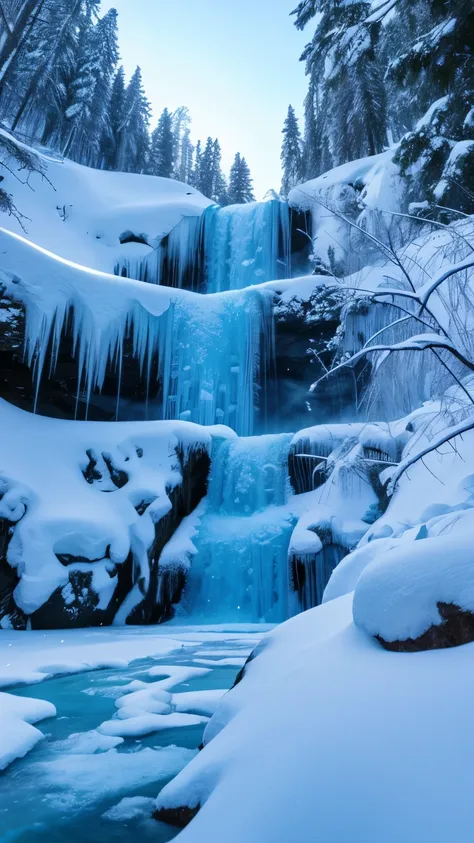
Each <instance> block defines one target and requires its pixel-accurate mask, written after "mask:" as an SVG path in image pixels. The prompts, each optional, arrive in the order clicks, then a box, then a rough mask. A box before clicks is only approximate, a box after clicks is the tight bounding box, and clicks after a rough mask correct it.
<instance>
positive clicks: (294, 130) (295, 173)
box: [281, 105, 303, 199]
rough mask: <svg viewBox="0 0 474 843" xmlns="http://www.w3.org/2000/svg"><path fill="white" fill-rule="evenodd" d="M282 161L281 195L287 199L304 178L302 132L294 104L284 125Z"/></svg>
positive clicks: (289, 109)
mask: <svg viewBox="0 0 474 843" xmlns="http://www.w3.org/2000/svg"><path fill="white" fill-rule="evenodd" d="M281 163H282V169H283V179H282V183H281V196H282V198H283V199H287V198H288V193H289V192H290V190H291V188H292V187H294V186H295V185H296V184H298V182H301V180H302V178H303V155H302V140H301V132H300V127H299V125H298V118H297V117H296V114H295V109H294V108H293V106H292V105H290V106H288V114H287V116H286V120H285V123H284V126H283V143H282V148H281Z"/></svg>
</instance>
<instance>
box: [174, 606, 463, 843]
mask: <svg viewBox="0 0 474 843" xmlns="http://www.w3.org/2000/svg"><path fill="white" fill-rule="evenodd" d="M351 604H352V598H351V597H350V596H348V597H344V598H342V599H339V600H335V601H332V602H331V603H328V604H326V605H325V606H322V607H318V608H317V609H314V610H312V611H310V612H306V613H304V614H302V615H299V616H298V617H296V618H293V619H292V620H291V621H289V622H287V623H286V624H284V625H282V626H280V627H279V628H278V629H277V630H275V631H274V632H273V633H271V634H270V635H269V636H267V638H266V639H265V645H264V647H263V649H260V652H259V654H258V655H257V657H256V659H254V661H253V662H251V663H250V664H249V665H248V667H247V669H246V673H245V677H244V680H243V681H242V682H241V683H240V684H239V685H238V686H237V687H236V688H235V689H234V690H233V691H231V693H229V694H227V695H226V696H225V697H224V699H223V700H222V703H221V705H220V707H219V710H218V713H217V715H216V719H217V721H218V727H217V729H216V728H215V727H214V720H212V721H211V723H210V725H209V726H208V728H207V738H209V737H210V736H211V734H213V735H214V737H212V740H210V742H207V741H206V747H205V749H204V751H203V752H201V753H200V754H199V755H198V756H196V758H194V759H193V761H192V763H191V764H190V765H189V766H188V767H187V768H185V769H184V770H183V771H182V772H181V773H180V775H179V776H178V777H177V778H176V779H175V780H174V781H173V782H171V783H170V784H169V785H167V786H166V787H165V789H164V790H163V791H162V792H161V794H160V796H159V797H158V801H157V807H158V808H159V809H160V808H165V809H166V808H168V809H170V808H176V807H180V806H188V807H190V808H193V807H196V806H198V805H201V806H202V807H201V810H200V811H199V813H198V815H197V817H196V818H195V819H194V820H193V822H192V823H191V825H190V826H189V827H188V828H187V829H185V830H184V831H183V832H182V834H181V840H182V841H183V843H185V841H186V843H187V841H189V843H192V842H193V841H196V843H197V842H198V841H199V842H200V841H202V840H206V843H214V841H215V843H218V841H219V843H220V841H222V839H225V840H226V841H228V843H242V840H245V841H246V843H267V841H271V842H272V843H287V841H288V840H289V839H291V840H296V841H298V843H304V842H305V841H308V843H315V841H321V843H341V841H362V840H363V841H364V843H381V841H383V843H400V841H401V840H403V841H405V843H420V841H422V840H423V841H425V840H430V841H431V843H444V841H445V840H446V839H449V840H456V843H470V840H471V836H472V834H471V830H472V824H473V822H474V806H473V803H472V798H471V789H470V782H471V779H472V775H473V773H474V737H473V735H472V730H471V729H470V728H469V723H470V720H471V710H472V706H473V704H474V678H473V676H472V671H471V669H470V663H471V661H472V655H473V652H474V650H473V647H474V645H473V644H470V645H467V646H466V647H462V648H458V649H457V650H450V651H437V652H429V653H420V654H410V655H398V654H397V655H394V654H392V653H387V652H385V651H384V650H383V649H382V648H381V647H380V646H379V645H378V644H377V643H376V642H374V641H373V640H372V639H370V638H369V637H368V636H366V635H365V634H363V633H362V632H360V631H359V630H357V629H356V628H355V627H354V626H353V624H352V619H351ZM447 769H449V770H451V771H453V770H454V771H457V772H456V774H455V775H449V776H446V775H443V771H444V770H447ZM401 792H403V798H401V795H400V794H401ZM433 806H435V807H433Z"/></svg>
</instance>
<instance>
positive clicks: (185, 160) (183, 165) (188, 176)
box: [176, 126, 194, 184]
mask: <svg viewBox="0 0 474 843" xmlns="http://www.w3.org/2000/svg"><path fill="white" fill-rule="evenodd" d="M193 155H194V146H193V144H192V143H191V129H190V128H189V126H187V127H186V128H185V130H184V132H183V135H182V137H181V146H180V150H179V166H178V167H177V168H176V178H177V179H179V181H182V182H185V184H191V181H192V172H193Z"/></svg>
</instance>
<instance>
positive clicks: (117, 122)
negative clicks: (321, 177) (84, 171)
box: [0, 0, 254, 205]
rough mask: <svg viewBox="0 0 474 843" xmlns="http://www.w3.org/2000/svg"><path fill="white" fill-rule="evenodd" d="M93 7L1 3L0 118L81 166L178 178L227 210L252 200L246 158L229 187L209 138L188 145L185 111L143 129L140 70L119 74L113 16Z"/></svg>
mask: <svg viewBox="0 0 474 843" xmlns="http://www.w3.org/2000/svg"><path fill="white" fill-rule="evenodd" d="M99 8H100V0H0V120H1V121H2V122H3V123H4V124H5V125H6V126H8V127H9V128H10V129H12V130H13V131H18V132H21V133H23V134H24V135H26V136H27V138H28V139H31V140H33V141H36V142H38V143H41V144H43V145H45V146H48V147H50V148H52V149H54V150H57V151H58V152H60V153H61V154H62V155H64V156H67V157H69V158H72V159H73V160H75V161H78V162H79V163H81V164H87V165H88V166H91V167H97V168H101V169H109V170H120V171H122V172H130V173H147V174H149V175H156V176H163V177H166V178H175V179H180V180H181V181H184V182H187V183H188V184H191V185H193V186H194V187H196V188H197V189H198V190H201V191H202V192H203V193H204V194H205V195H206V196H208V197H209V198H210V199H213V200H214V201H215V202H219V203H220V204H223V205H226V204H230V203H241V202H250V201H253V199H254V195H253V189H252V178H251V175H250V170H249V167H248V165H247V162H246V161H245V158H243V157H241V155H240V154H237V155H236V156H235V160H234V164H233V166H232V169H231V172H230V177H229V179H227V178H226V176H225V175H224V173H223V171H222V166H221V148H220V145H219V141H218V140H217V139H212V138H208V139H207V141H206V142H205V143H204V144H202V143H201V142H198V143H197V144H196V145H195V146H194V145H193V143H192V141H191V129H190V126H191V117H190V114H189V111H188V109H187V108H184V107H182V108H179V109H177V110H176V111H175V112H173V113H172V112H170V111H169V110H168V109H166V108H165V109H164V111H163V113H162V114H161V116H160V118H159V121H158V125H157V126H156V128H155V129H154V131H151V125H150V124H151V107H150V103H149V101H148V99H147V96H146V93H145V90H144V86H143V80H142V74H141V70H140V68H139V67H137V69H136V70H135V73H134V74H133V76H132V78H131V79H130V81H128V83H127V80H126V78H125V72H124V70H123V67H120V66H119V59H120V56H119V48H118V35H117V27H118V14H117V11H116V10H115V9H111V10H110V11H109V12H107V14H106V15H104V16H103V17H100V16H99Z"/></svg>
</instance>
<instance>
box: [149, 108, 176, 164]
mask: <svg viewBox="0 0 474 843" xmlns="http://www.w3.org/2000/svg"><path fill="white" fill-rule="evenodd" d="M174 160H175V134H174V132H173V117H172V115H171V112H169V111H168V109H167V108H165V109H164V110H163V112H162V113H161V116H160V119H159V121H158V125H157V127H156V129H155V131H154V132H153V134H152V136H151V146H150V156H149V162H148V172H149V173H150V175H152V176H162V177H163V178H166V179H170V178H171V176H172V174H173V166H174Z"/></svg>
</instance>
